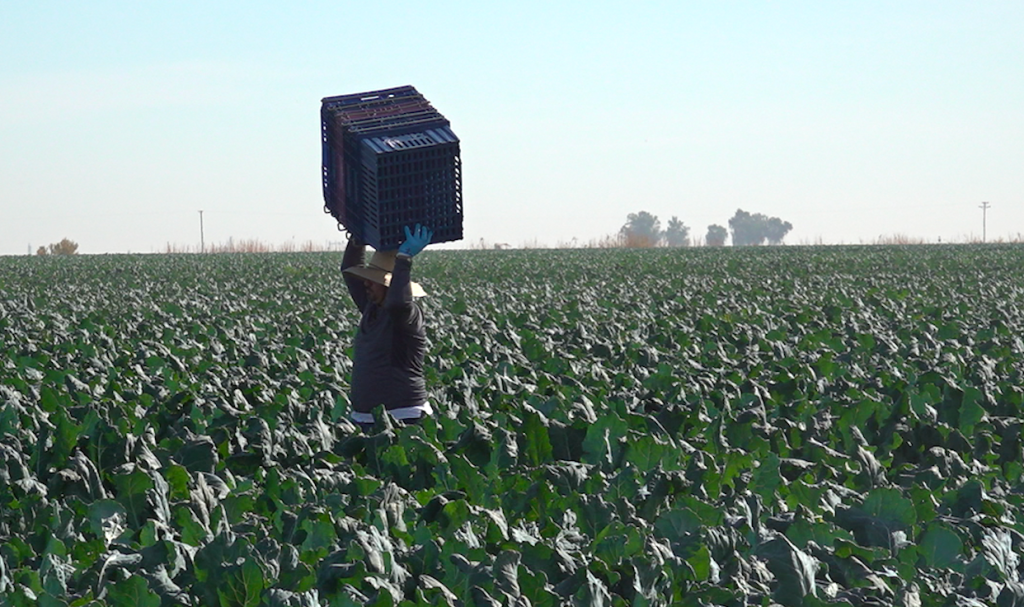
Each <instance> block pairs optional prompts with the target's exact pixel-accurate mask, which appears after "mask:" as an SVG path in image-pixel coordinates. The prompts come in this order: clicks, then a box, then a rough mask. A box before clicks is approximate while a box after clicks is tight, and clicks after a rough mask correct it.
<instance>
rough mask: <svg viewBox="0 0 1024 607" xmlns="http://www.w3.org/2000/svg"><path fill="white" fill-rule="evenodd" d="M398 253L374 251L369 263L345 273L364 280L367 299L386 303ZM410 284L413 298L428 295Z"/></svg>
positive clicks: (418, 287)
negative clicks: (385, 299)
mask: <svg viewBox="0 0 1024 607" xmlns="http://www.w3.org/2000/svg"><path fill="white" fill-rule="evenodd" d="M397 253H398V252H397V251H374V252H373V255H372V256H370V261H369V263H365V264H363V265H359V266H353V267H351V268H346V269H345V272H347V273H349V274H352V275H353V276H358V277H359V278H362V279H363V284H364V285H365V286H366V295H367V297H368V298H369V299H370V301H372V302H373V303H375V304H377V305H380V304H382V303H384V298H385V297H387V294H388V287H389V286H390V285H391V272H392V271H394V269H395V256H396V255H397ZM409 284H410V286H411V287H412V295H413V297H422V296H424V295H426V292H425V291H424V290H423V287H421V286H420V285H419V284H417V283H415V282H410V283H409Z"/></svg>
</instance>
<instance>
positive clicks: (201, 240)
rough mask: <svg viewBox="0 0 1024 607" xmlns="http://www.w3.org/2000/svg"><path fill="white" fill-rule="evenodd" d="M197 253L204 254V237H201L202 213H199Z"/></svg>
mask: <svg viewBox="0 0 1024 607" xmlns="http://www.w3.org/2000/svg"><path fill="white" fill-rule="evenodd" d="M199 252H200V253H205V252H206V237H205V236H204V235H203V211H202V210H200V211H199Z"/></svg>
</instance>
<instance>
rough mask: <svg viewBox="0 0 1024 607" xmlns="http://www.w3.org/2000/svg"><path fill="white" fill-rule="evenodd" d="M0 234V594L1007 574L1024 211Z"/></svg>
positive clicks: (963, 584) (842, 592)
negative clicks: (596, 236)
mask: <svg viewBox="0 0 1024 607" xmlns="http://www.w3.org/2000/svg"><path fill="white" fill-rule="evenodd" d="M340 257H341V256H340V254H338V253H278V254H248V255H245V254H220V255H153V256H140V255H134V256H70V257H58V256H54V257H40V258H32V257H4V258H0V352H2V357H0V605H4V606H6V605H19V606H20V605H44V606H56V605H69V606H70V605H74V606H86V605H91V606H99V605H142V606H159V605H192V606H200V605H202V606H215V605H221V606H225V607H227V606H244V607H249V606H257V605H281V606H318V605H332V606H341V605H374V606H400V605H449V606H454V605H464V606H481V607H484V606H492V605H493V606H498V605H501V606H516V607H522V606H535V607H549V606H556V605H580V606H586V605H594V606H625V605H630V606H632V605H637V606H648V605H650V606H653V605H693V606H697V605H722V606H739V605H772V604H781V605H785V606H796V605H812V606H813V605H851V606H854V605H908V606H916V605H924V606H927V605H985V604H989V605H991V604H997V605H1007V606H1008V605H1024V577H1022V574H1024V562H1022V559H1021V555H1022V552H1024V443H1022V440H1021V430H1022V427H1024V381H1022V374H1024V277H1022V269H1024V246H1020V245H945V246H910V247H898V246H891V247H890V246H870V247H857V246H847V247H749V248H736V249H732V248H727V249H714V248H696V249H671V250H670V249H648V250H556V251H545V250H526V251H427V252H424V253H423V254H422V255H420V256H418V257H417V258H416V264H415V267H414V268H413V275H414V279H415V280H417V281H419V282H421V283H422V284H423V286H424V287H425V288H426V290H427V291H428V292H429V293H430V296H429V297H427V298H424V299H422V300H420V301H421V305H422V307H423V309H424V312H425V316H426V318H427V321H428V323H429V325H428V337H429V340H430V344H429V350H428V356H427V365H428V369H427V381H428V388H429V390H430V392H431V397H432V402H433V403H434V405H435V408H436V409H437V410H438V414H437V415H436V416H435V417H433V418H431V419H428V420H426V421H425V422H424V423H423V424H421V425H419V426H407V427H406V426H397V425H394V424H392V423H391V421H390V420H389V419H388V418H386V416H379V417H381V418H382V419H380V420H379V421H378V423H377V428H376V429H375V431H374V432H372V433H365V434H364V433H363V432H361V431H359V430H357V429H356V427H355V426H353V425H352V424H351V423H349V422H348V421H347V415H348V412H349V410H348V404H347V397H346V394H347V388H348V372H349V369H350V367H351V363H350V355H351V351H350V347H351V342H352V334H353V332H354V330H355V327H356V323H357V322H358V315H357V312H356V311H355V310H354V309H353V308H352V306H351V302H350V300H349V299H348V294H347V292H346V290H345V288H344V284H343V281H342V279H341V276H340V273H339V272H338V264H339V262H340Z"/></svg>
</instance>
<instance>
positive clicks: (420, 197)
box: [320, 86, 462, 249]
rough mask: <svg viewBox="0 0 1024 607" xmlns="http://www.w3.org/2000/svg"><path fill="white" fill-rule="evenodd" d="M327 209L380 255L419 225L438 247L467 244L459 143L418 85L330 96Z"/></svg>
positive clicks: (323, 111)
mask: <svg viewBox="0 0 1024 607" xmlns="http://www.w3.org/2000/svg"><path fill="white" fill-rule="evenodd" d="M320 118H321V125H322V135H323V179H324V202H325V205H324V210H325V212H328V213H330V214H331V215H333V216H334V218H335V219H337V221H338V223H339V224H340V225H341V226H344V228H345V229H347V230H348V231H349V232H350V233H352V234H353V235H355V236H357V237H359V238H361V239H362V240H363V241H364V242H366V243H368V244H369V245H371V246H372V247H374V248H376V249H395V248H398V245H399V244H401V243H402V241H403V240H404V239H405V232H404V230H403V228H404V226H409V227H410V228H411V227H412V226H414V225H415V224H417V223H419V224H422V225H424V226H427V227H429V228H430V229H432V230H433V232H434V237H433V240H432V242H447V241H452V240H460V239H461V238H462V174H461V166H460V161H459V138H458V137H456V136H455V133H453V132H452V130H451V128H450V124H449V122H448V120H446V119H445V117H444V116H442V115H441V114H440V113H439V112H438V111H437V110H435V109H434V108H433V106H431V105H430V102H428V101H427V100H426V99H424V97H423V95H421V94H420V93H419V92H417V91H416V89H415V88H413V87H411V86H403V87H398V88H393V89H385V90H381V91H370V92H366V93H357V94H352V95H341V96H338V97H326V98H324V99H323V101H322V105H321V108H320Z"/></svg>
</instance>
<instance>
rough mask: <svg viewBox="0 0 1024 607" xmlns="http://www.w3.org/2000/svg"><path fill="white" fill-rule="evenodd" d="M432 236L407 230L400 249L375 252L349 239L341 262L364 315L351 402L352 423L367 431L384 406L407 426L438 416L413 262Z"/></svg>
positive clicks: (357, 342)
mask: <svg viewBox="0 0 1024 607" xmlns="http://www.w3.org/2000/svg"><path fill="white" fill-rule="evenodd" d="M432 236H433V232H432V231H431V230H430V229H429V228H426V227H423V226H421V225H420V224H416V227H415V228H414V229H413V230H410V229H409V227H408V226H406V227H405V241H404V242H402V244H401V245H399V247H398V250H397V251H374V253H373V255H372V256H371V257H370V260H369V262H366V261H365V258H366V243H364V242H362V241H361V240H360V239H358V238H356V237H355V236H350V237H349V241H348V245H347V246H346V248H345V255H344V257H343V258H342V262H341V271H342V275H343V276H344V277H345V285H346V286H347V287H348V292H349V294H350V295H351V296H352V301H353V302H355V304H356V307H357V308H359V310H360V311H361V312H362V318H361V319H360V321H359V328H358V329H357V330H356V335H355V344H354V349H355V353H354V356H353V361H352V381H351V386H350V397H349V398H350V401H351V403H352V416H351V417H352V421H353V422H355V423H356V424H357V425H358V426H360V427H361V428H362V429H363V430H364V431H370V430H372V428H373V425H374V418H373V413H372V411H373V409H374V408H375V407H376V406H377V405H383V406H384V408H385V409H386V410H387V411H388V413H389V414H391V415H392V416H393V417H394V418H395V419H397V420H399V421H400V422H403V423H417V422H418V420H420V419H422V418H423V416H425V415H431V414H433V408H432V407H431V406H430V401H429V400H427V390H426V382H425V380H424V378H423V359H424V355H425V353H426V347H427V337H426V331H425V325H424V320H423V312H422V311H421V310H420V307H419V306H418V305H416V302H415V300H414V298H416V297H421V296H424V295H426V292H425V291H424V290H423V287H421V286H420V285H419V284H417V283H415V282H412V280H411V279H410V275H411V271H412V258H413V257H415V256H416V255H417V254H418V253H419V252H420V251H422V250H423V249H424V248H426V246H427V245H428V244H430V239H431V238H432Z"/></svg>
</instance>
